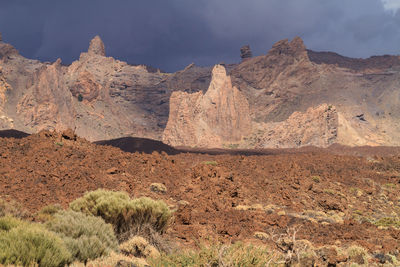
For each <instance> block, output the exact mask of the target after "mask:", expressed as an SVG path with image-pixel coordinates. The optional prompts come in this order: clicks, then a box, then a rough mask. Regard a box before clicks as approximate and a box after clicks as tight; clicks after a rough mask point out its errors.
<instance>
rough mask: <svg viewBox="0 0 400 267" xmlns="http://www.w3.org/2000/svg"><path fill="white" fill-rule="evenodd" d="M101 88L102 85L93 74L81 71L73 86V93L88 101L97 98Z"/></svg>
mask: <svg viewBox="0 0 400 267" xmlns="http://www.w3.org/2000/svg"><path fill="white" fill-rule="evenodd" d="M101 90H102V86H101V85H100V84H99V83H97V82H96V81H95V78H94V76H93V74H91V73H90V72H88V71H83V72H81V73H79V77H78V79H77V80H76V81H75V82H74V83H73V85H72V87H71V93H72V95H73V96H74V97H77V98H78V99H79V100H80V101H82V100H85V101H88V102H91V101H93V100H95V99H97V97H98V96H99V94H100V91H101Z"/></svg>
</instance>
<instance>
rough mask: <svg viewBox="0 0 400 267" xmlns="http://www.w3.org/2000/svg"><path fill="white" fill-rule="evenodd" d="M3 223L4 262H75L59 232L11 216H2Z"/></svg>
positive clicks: (0, 253) (0, 258)
mask: <svg viewBox="0 0 400 267" xmlns="http://www.w3.org/2000/svg"><path fill="white" fill-rule="evenodd" d="M2 222H3V224H2V225H3V230H2V231H0V233H1V234H0V264H4V265H22V266H34V265H38V266H45V267H47V266H49V267H50V266H65V265H66V264H69V263H70V262H71V259H72V258H71V254H70V253H69V251H68V249H67V247H66V246H65V244H64V242H63V241H62V240H61V238H60V237H58V236H57V235H56V234H55V233H53V232H50V231H47V230H46V229H44V228H43V227H41V226H40V225H37V224H36V225H35V224H29V223H24V222H18V221H17V220H13V219H11V218H7V219H2ZM4 225H8V227H4ZM6 229H8V230H6Z"/></svg>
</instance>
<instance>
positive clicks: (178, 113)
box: [163, 65, 251, 147]
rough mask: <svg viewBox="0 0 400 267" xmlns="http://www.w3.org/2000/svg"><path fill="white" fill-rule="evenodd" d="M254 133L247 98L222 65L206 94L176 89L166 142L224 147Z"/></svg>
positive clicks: (215, 71) (218, 66) (214, 70)
mask: <svg viewBox="0 0 400 267" xmlns="http://www.w3.org/2000/svg"><path fill="white" fill-rule="evenodd" d="M250 132H251V119H250V113H249V105H248V102H247V99H246V97H245V96H244V95H243V94H242V93H241V92H240V91H239V90H238V89H237V88H236V87H233V86H232V83H231V79H230V77H229V76H228V75H227V74H226V70H225V68H224V67H223V66H222V65H216V66H215V67H214V69H213V71H212V80H211V83H210V86H209V88H208V90H207V92H206V93H205V94H203V93H202V92H197V93H194V94H188V93H185V92H174V93H173V94H172V95H171V99H170V116H169V119H168V123H167V127H166V128H165V130H164V134H163V141H164V142H165V143H167V144H171V145H173V146H197V147H223V146H224V145H225V144H231V143H237V142H240V141H241V139H242V137H243V136H246V135H247V134H249V133H250Z"/></svg>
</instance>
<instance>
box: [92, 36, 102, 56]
mask: <svg viewBox="0 0 400 267" xmlns="http://www.w3.org/2000/svg"><path fill="white" fill-rule="evenodd" d="M88 54H90V55H99V56H103V57H105V56H106V50H105V48H104V43H103V41H102V40H101V38H100V36H98V35H96V36H95V37H94V38H93V39H92V40H91V41H90V45H89V49H88Z"/></svg>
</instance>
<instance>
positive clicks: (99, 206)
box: [70, 189, 172, 241]
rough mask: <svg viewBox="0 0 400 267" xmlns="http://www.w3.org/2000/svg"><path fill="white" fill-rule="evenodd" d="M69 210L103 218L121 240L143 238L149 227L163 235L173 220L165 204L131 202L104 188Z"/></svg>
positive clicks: (124, 194) (149, 199)
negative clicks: (137, 236) (141, 235)
mask: <svg viewBox="0 0 400 267" xmlns="http://www.w3.org/2000/svg"><path fill="white" fill-rule="evenodd" d="M70 208H71V209H72V210H74V211H78V212H83V213H86V214H88V215H94V216H100V217H102V218H103V219H104V220H105V221H106V222H107V223H111V224H112V225H113V226H114V230H115V232H116V234H117V237H118V238H119V240H120V241H124V240H127V239H129V238H130V237H131V236H134V235H140V233H141V232H142V231H144V229H145V228H148V227H150V228H151V229H153V230H154V231H156V232H157V233H160V234H162V233H164V232H165V230H166V229H167V227H168V225H169V223H170V222H171V220H172V211H171V210H170V209H169V208H168V206H167V204H166V203H165V202H164V201H161V200H153V199H151V198H147V197H141V198H135V199H130V198H129V196H128V194H127V193H125V192H113V191H107V190H103V189H98V190H96V191H92V192H89V193H86V194H85V195H84V196H83V197H81V198H78V199H76V200H75V201H73V202H71V204H70Z"/></svg>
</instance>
